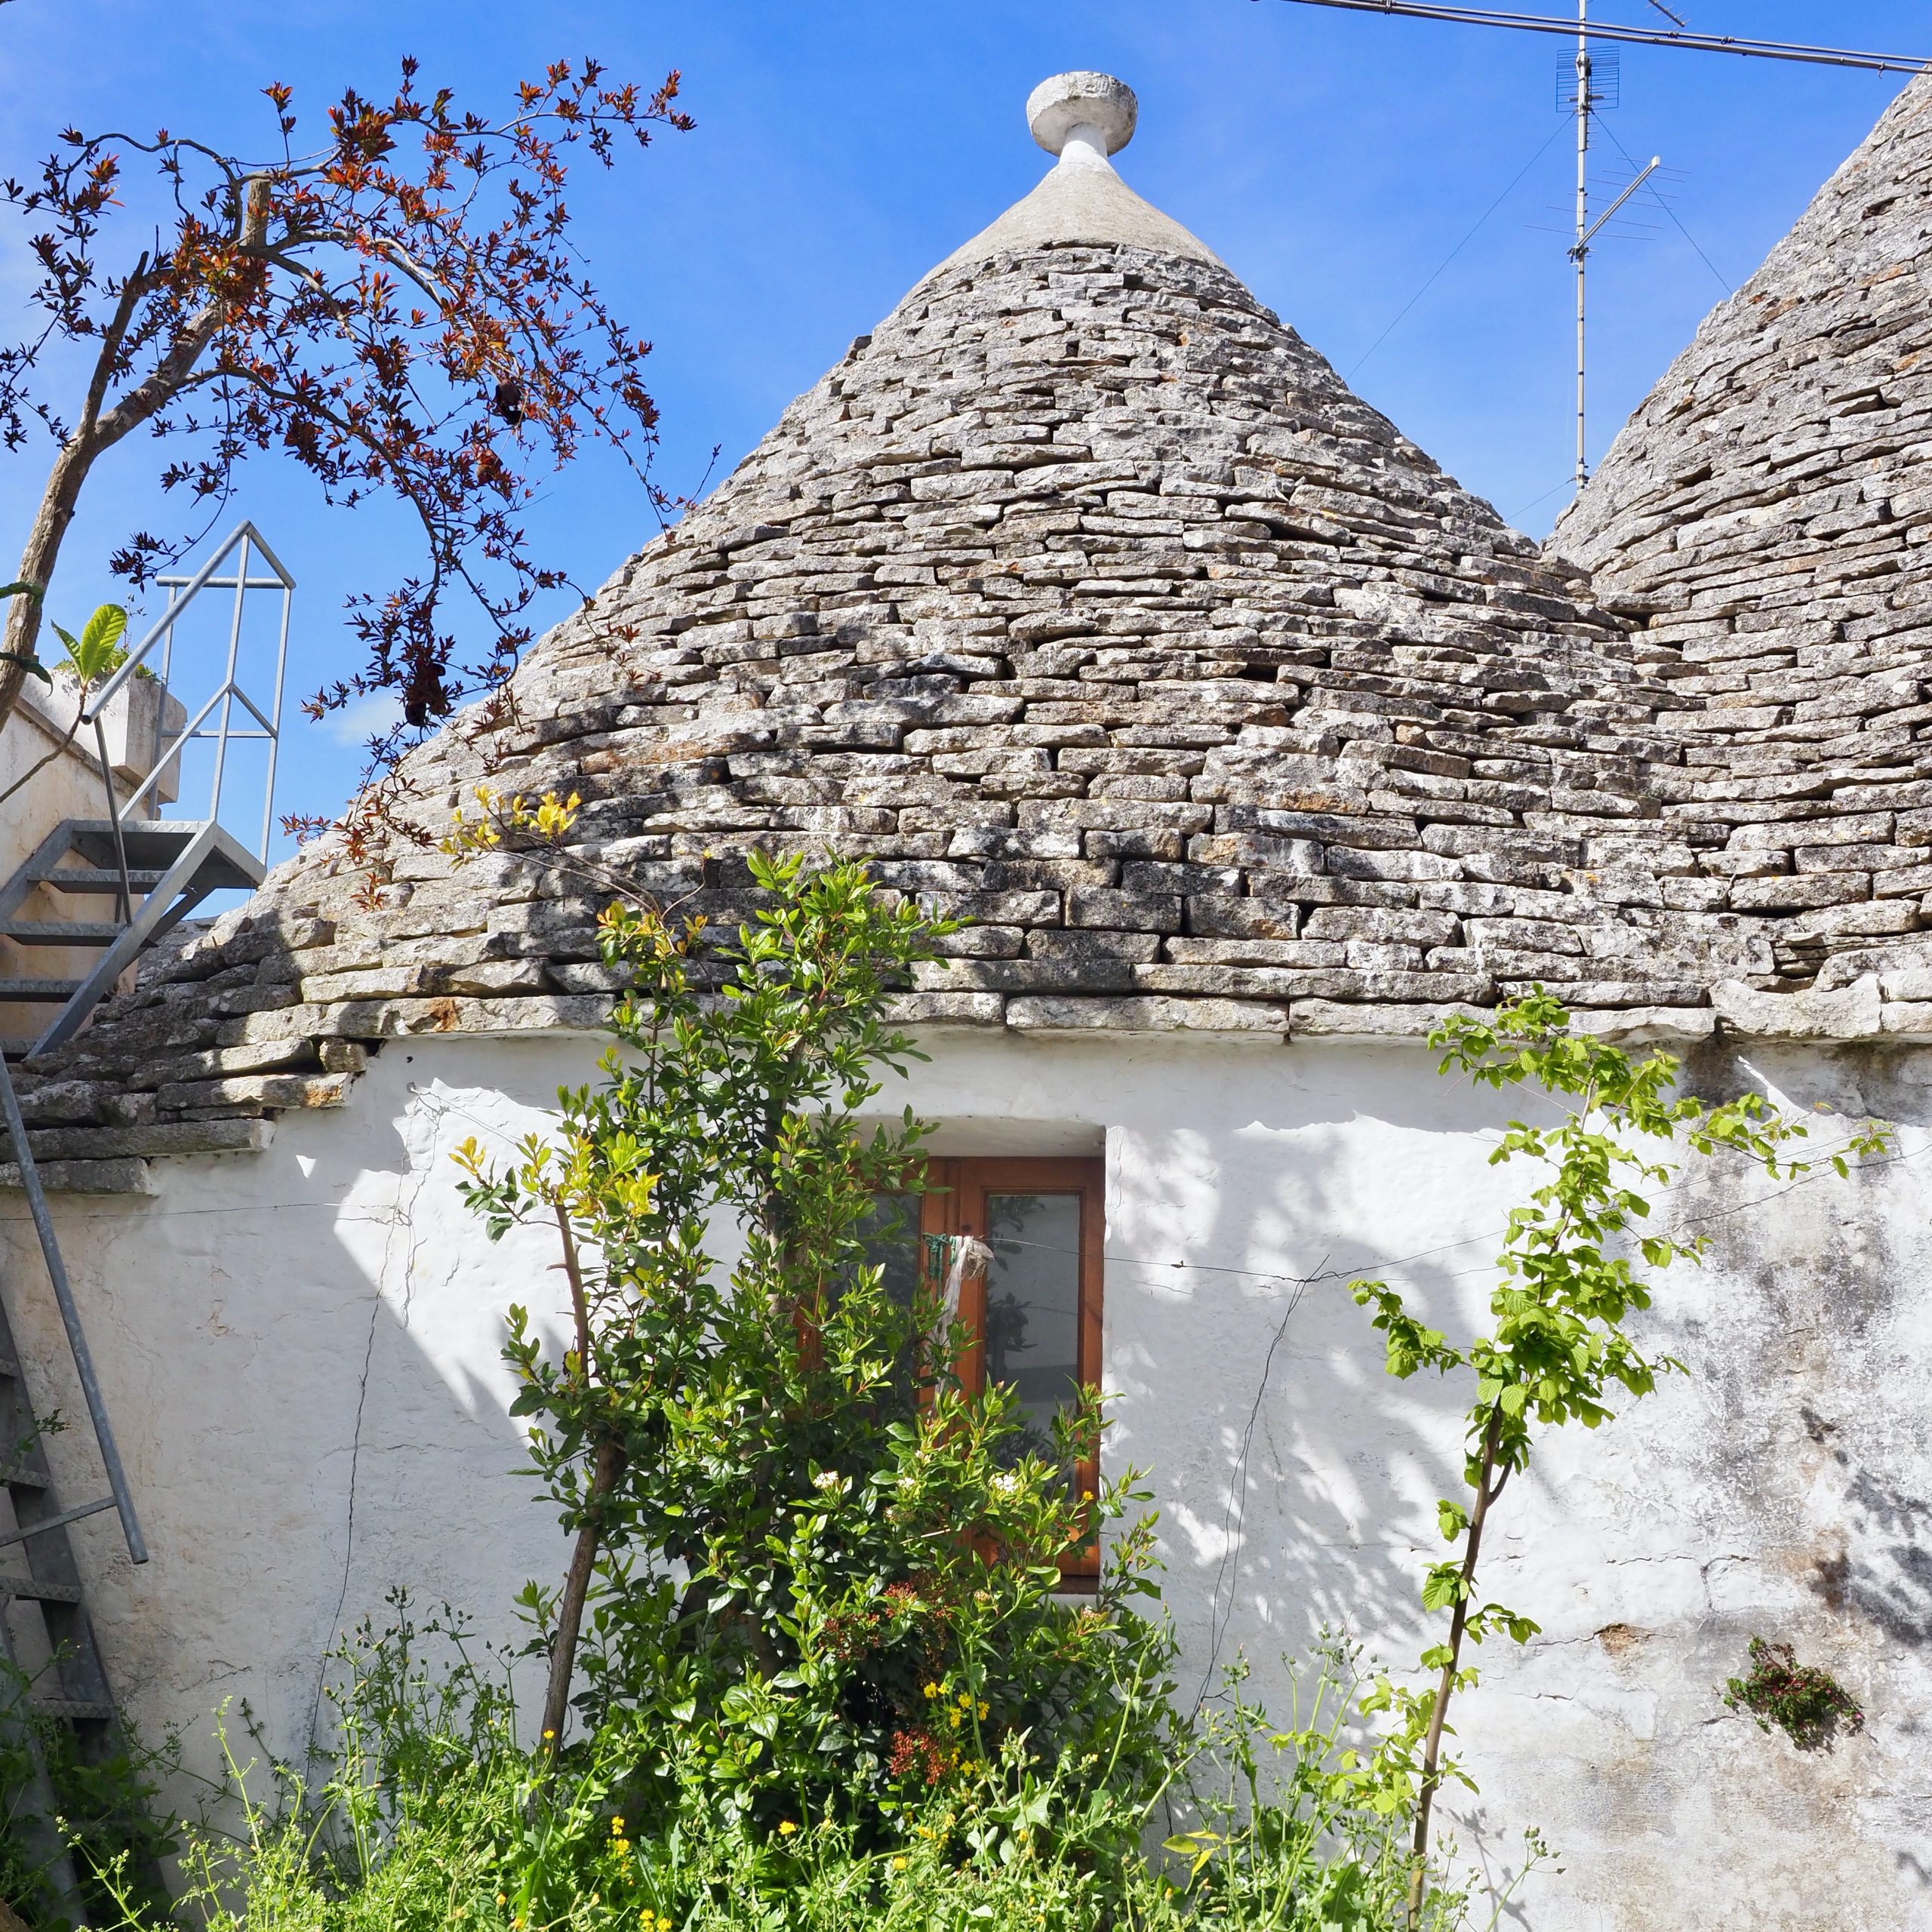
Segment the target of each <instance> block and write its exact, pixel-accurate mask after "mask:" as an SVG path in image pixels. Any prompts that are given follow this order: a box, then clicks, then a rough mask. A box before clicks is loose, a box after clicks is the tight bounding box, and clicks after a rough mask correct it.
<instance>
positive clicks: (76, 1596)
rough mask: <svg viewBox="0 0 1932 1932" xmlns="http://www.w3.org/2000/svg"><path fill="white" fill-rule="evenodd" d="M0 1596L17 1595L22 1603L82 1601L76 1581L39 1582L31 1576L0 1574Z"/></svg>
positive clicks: (79, 1587)
mask: <svg viewBox="0 0 1932 1932" xmlns="http://www.w3.org/2000/svg"><path fill="white" fill-rule="evenodd" d="M0 1597H17V1598H20V1601H22V1602H23V1603H79V1602H81V1601H83V1598H82V1591H81V1586H80V1585H79V1584H78V1583H36V1582H35V1580H34V1579H33V1578H32V1577H8V1576H5V1575H0Z"/></svg>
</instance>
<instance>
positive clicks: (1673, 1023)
mask: <svg viewBox="0 0 1932 1932" xmlns="http://www.w3.org/2000/svg"><path fill="white" fill-rule="evenodd" d="M1570 1030H1571V1032H1573V1033H1587V1034H1589V1035H1590V1037H1591V1038H1592V1039H1597V1040H1601V1041H1603V1042H1604V1044H1606V1045H1607V1046H1617V1047H1641V1046H1648V1045H1649V1044H1651V1042H1652V1041H1662V1040H1708V1039H1709V1038H1711V1036H1712V1035H1713V1034H1714V1033H1715V1032H1716V1031H1717V1030H1718V1017H1717V1015H1716V1014H1715V1013H1713V1012H1712V1011H1711V1009H1710V1008H1709V1007H1707V1006H1630V1007H1622V1008H1617V1009H1615V1010H1614V1011H1599V1012H1595V1013H1575V1012H1573V1013H1572V1014H1571V1016H1570Z"/></svg>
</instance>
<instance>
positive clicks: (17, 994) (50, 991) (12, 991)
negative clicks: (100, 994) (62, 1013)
mask: <svg viewBox="0 0 1932 1932" xmlns="http://www.w3.org/2000/svg"><path fill="white" fill-rule="evenodd" d="M84 984H85V981H82V980H0V1004H5V1005H9V1006H11V1004H13V1003H14V1001H16V1000H22V1001H26V1000H48V1001H51V1002H52V1003H53V1004H54V1005H56V1006H64V1005H66V1003H67V1002H68V1001H69V1000H70V999H72V998H73V997H74V995H75V994H76V993H77V992H79V991H80V989H81V988H82V986H83V985H84Z"/></svg>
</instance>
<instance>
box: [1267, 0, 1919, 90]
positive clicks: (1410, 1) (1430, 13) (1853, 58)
mask: <svg viewBox="0 0 1932 1932" xmlns="http://www.w3.org/2000/svg"><path fill="white" fill-rule="evenodd" d="M1287 4H1289V5H1292V6H1298V7H1336V8H1340V9H1341V10H1342V11H1343V12H1344V13H1349V14H1392V15H1394V16H1395V17H1398V18H1401V19H1404V20H1449V21H1453V22H1454V23H1457V24H1458V25H1460V26H1471V27H1512V28H1514V29H1515V30H1516V31H1517V32H1519V33H1555V34H1561V35H1564V38H1567V39H1572V40H1574V38H1576V34H1577V23H1576V22H1575V21H1574V20H1561V19H1558V17H1556V16H1555V15H1553V14H1518V13H1512V12H1510V11H1506V10H1505V9H1503V8H1496V7H1441V6H1435V5H1428V4H1426V0H1287ZM1590 38H1592V40H1620V41H1625V42H1629V43H1631V44H1632V45H1635V46H1639V47H1676V48H1684V49H1687V50H1688V51H1690V52H1692V53H1696V54H1743V55H1746V56H1749V57H1752V58H1753V59H1756V60H1796V61H1800V62H1802V63H1804V65H1806V66H1813V67H1857V68H1860V69H1863V71H1865V72H1867V73H1873V74H1918V73H1923V72H1924V71H1925V70H1926V69H1927V67H1928V66H1932V60H1927V59H1926V58H1924V57H1922V56H1919V55H1915V54H1865V53H1860V52H1859V51H1857V50H1856V49H1855V48H1848V47H1809V46H1806V45H1804V44H1803V43H1802V42H1798V41H1789V40H1746V39H1744V38H1742V37H1741V36H1740V35H1737V34H1730V33H1691V32H1688V31H1684V32H1673V31H1672V29H1669V28H1668V27H1630V26H1612V25H1609V24H1607V23H1603V22H1599V21H1595V20H1592V22H1591V23H1590Z"/></svg>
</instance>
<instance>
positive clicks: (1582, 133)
mask: <svg viewBox="0 0 1932 1932" xmlns="http://www.w3.org/2000/svg"><path fill="white" fill-rule="evenodd" d="M1593 106H1595V97H1594V96H1593V95H1592V93H1591V91H1590V36H1589V0H1577V241H1576V245H1575V246H1574V248H1571V251H1570V254H1571V260H1574V262H1575V263H1576V264H1577V488H1578V489H1579V490H1580V489H1582V488H1583V485H1585V484H1586V483H1587V482H1588V481H1589V480H1590V465H1589V450H1588V446H1587V445H1586V443H1585V441H1584V410H1585V405H1586V400H1587V390H1586V385H1585V382H1584V368H1585V361H1584V348H1585V344H1586V330H1585V326H1584V323H1585V317H1586V314H1587V309H1586V281H1587V273H1588V264H1589V255H1590V239H1589V230H1590V177H1589V165H1590V111H1591V109H1592V107H1593Z"/></svg>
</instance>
